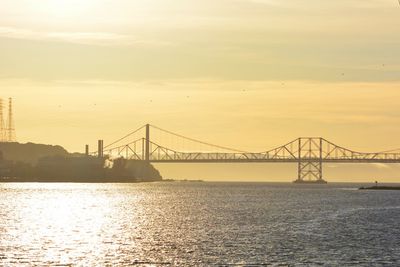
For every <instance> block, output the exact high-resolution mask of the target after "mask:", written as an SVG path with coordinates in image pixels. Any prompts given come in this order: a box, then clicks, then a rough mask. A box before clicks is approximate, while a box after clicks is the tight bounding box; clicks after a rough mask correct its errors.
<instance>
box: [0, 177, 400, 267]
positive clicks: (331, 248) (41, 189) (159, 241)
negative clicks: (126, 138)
mask: <svg viewBox="0 0 400 267" xmlns="http://www.w3.org/2000/svg"><path fill="white" fill-rule="evenodd" d="M358 186H359V185H355V184H329V185H316V186H309V185H293V184H274V183H194V182H186V183H185V182H170V183H167V182H165V183H146V184H144V183H143V184H41V183H36V184H35V183H32V184H30V183H25V184H20V183H9V184H0V266H132V265H137V266H141V265H143V266H160V265H166V266H227V265H230V266H232V265H235V266H249V265H254V266H257V265H267V266H270V265H271V266H287V265H289V266H316V265H325V266H351V265H358V266H400V227H399V222H400V191H358V190H355V188H357V187H358Z"/></svg>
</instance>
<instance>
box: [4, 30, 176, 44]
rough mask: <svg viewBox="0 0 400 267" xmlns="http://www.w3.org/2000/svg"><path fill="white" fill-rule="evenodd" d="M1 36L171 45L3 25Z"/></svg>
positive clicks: (121, 36)
mask: <svg viewBox="0 0 400 267" xmlns="http://www.w3.org/2000/svg"><path fill="white" fill-rule="evenodd" d="M0 37H3V38H13V39H28V40H47V41H61V42H70V43H77V44H88V45H106V46H107V45H123V46H129V45H154V46H158V45H162V46H163V45H169V44H170V43H169V42H165V41H157V40H144V39H140V38H136V37H134V36H132V35H125V34H117V33H110V32H41V31H33V30H29V29H21V28H13V27H1V26H0Z"/></svg>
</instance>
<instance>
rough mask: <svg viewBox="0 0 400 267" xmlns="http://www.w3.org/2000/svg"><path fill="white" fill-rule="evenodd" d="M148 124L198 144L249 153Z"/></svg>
mask: <svg viewBox="0 0 400 267" xmlns="http://www.w3.org/2000/svg"><path fill="white" fill-rule="evenodd" d="M150 126H151V127H153V128H155V129H157V130H160V131H163V132H165V133H168V134H172V135H174V136H177V137H180V138H183V139H186V140H189V141H192V142H196V143H200V144H203V145H207V146H211V147H216V148H220V149H225V150H229V151H235V152H240V153H249V152H247V151H243V150H238V149H234V148H229V147H224V146H219V145H214V144H211V143H207V142H203V141H200V140H197V139H193V138H190V137H186V136H183V135H180V134H177V133H174V132H171V131H168V130H165V129H162V128H160V127H157V126H155V125H150Z"/></svg>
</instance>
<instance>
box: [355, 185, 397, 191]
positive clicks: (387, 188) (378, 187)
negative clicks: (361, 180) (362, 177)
mask: <svg viewBox="0 0 400 267" xmlns="http://www.w3.org/2000/svg"><path fill="white" fill-rule="evenodd" d="M359 190H400V186H370V187H360V188H359Z"/></svg>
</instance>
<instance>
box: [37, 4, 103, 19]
mask: <svg viewBox="0 0 400 267" xmlns="http://www.w3.org/2000/svg"><path fill="white" fill-rule="evenodd" d="M95 7H96V5H95V1H94V0H85V1H80V0H45V1H41V2H40V4H37V3H35V9H37V10H38V11H39V13H44V14H46V15H47V16H49V17H51V18H59V19H71V18H78V17H80V19H82V18H83V17H82V16H84V15H85V14H90V12H91V11H92V10H93V9H94V8H95Z"/></svg>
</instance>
